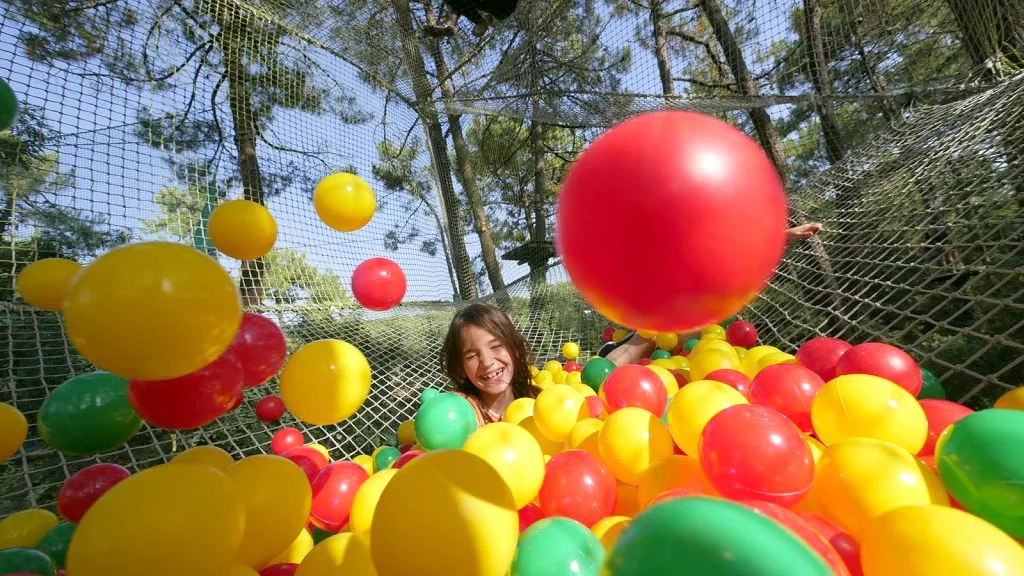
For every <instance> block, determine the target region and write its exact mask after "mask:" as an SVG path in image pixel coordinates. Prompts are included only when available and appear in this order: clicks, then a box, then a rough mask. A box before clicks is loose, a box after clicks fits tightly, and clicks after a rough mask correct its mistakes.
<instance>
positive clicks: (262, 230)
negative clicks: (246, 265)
mask: <svg viewBox="0 0 1024 576" xmlns="http://www.w3.org/2000/svg"><path fill="white" fill-rule="evenodd" d="M209 231H210V241H211V242H213V245H214V246H216V247H217V250H220V251H221V252H223V253H224V254H226V255H228V256H230V257H232V258H237V259H238V260H255V259H256V258H260V257H262V256H265V255H266V254H267V252H270V249H271V248H273V247H274V243H275V242H276V241H277V222H275V221H274V217H273V216H271V215H270V210H267V207H266V206H263V205H262V204H257V203H256V202H252V201H250V200H231V201H230V202H225V203H223V204H221V205H219V206H217V207H216V208H214V210H213V212H212V213H210V222H209Z"/></svg>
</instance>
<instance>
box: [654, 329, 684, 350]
mask: <svg viewBox="0 0 1024 576" xmlns="http://www.w3.org/2000/svg"><path fill="white" fill-rule="evenodd" d="M654 343H655V344H657V345H658V348H661V349H662V350H674V349H675V347H676V346H679V336H676V335H675V334H673V333H671V332H669V333H667V334H658V335H657V336H655V337H654Z"/></svg>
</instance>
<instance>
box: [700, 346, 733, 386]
mask: <svg viewBox="0 0 1024 576" xmlns="http://www.w3.org/2000/svg"><path fill="white" fill-rule="evenodd" d="M737 368H739V362H737V361H736V360H735V358H734V357H733V356H730V355H729V354H728V353H726V352H723V351H721V350H717V349H705V350H701V351H700V352H695V353H694V354H693V355H692V356H691V357H690V376H691V377H692V378H693V379H694V380H703V379H704V377H705V376H707V375H708V374H711V373H712V372H714V371H715V370H723V369H730V370H736V369H737Z"/></svg>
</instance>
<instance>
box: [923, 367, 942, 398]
mask: <svg viewBox="0 0 1024 576" xmlns="http://www.w3.org/2000/svg"><path fill="white" fill-rule="evenodd" d="M917 398H918V399H919V400H924V399H925V398H938V399H939V400H945V399H946V389H945V388H943V387H942V383H941V382H939V379H938V378H936V377H935V374H932V373H931V372H929V371H927V370H925V369H924V368H921V391H920V392H918V393H917Z"/></svg>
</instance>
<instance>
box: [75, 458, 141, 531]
mask: <svg viewBox="0 0 1024 576" xmlns="http://www.w3.org/2000/svg"><path fill="white" fill-rule="evenodd" d="M131 475H132V473H131V472H129V471H128V469H127V468H125V467H124V466H118V465H117V464H102V463H101V464H92V465H91V466H86V467H85V468H82V469H81V470H79V471H78V472H75V473H74V474H72V475H71V476H70V477H69V478H68V479H67V480H65V481H64V484H63V485H62V486H61V487H60V492H58V493H57V512H59V513H60V515H61V516H63V517H64V519H65V520H67V521H68V522H71V523H72V524H78V522H79V521H80V520H81V519H82V516H85V512H86V510H88V509H89V507H90V506H92V505H93V503H94V502H96V501H97V500H99V499H100V496H102V495H103V494H105V493H106V491H107V490H110V489H111V488H112V487H113V486H114V485H115V484H117V483H118V482H120V481H121V480H124V479H125V478H127V477H129V476H131Z"/></svg>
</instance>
